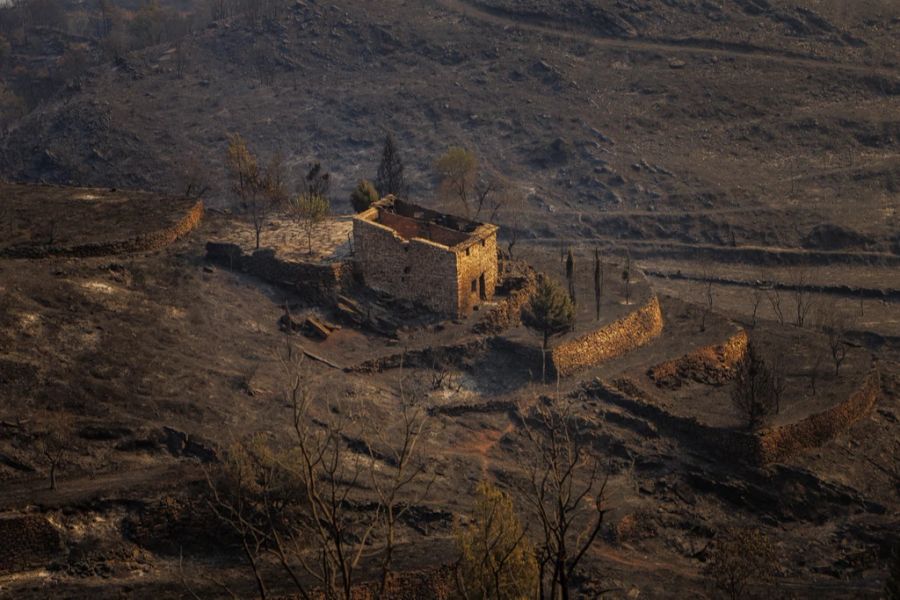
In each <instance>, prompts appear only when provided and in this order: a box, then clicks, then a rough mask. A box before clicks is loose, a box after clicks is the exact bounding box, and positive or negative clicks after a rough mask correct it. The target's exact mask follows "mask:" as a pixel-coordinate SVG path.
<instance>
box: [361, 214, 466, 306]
mask: <svg viewBox="0 0 900 600" xmlns="http://www.w3.org/2000/svg"><path fill="white" fill-rule="evenodd" d="M364 214H365V213H364ZM353 242H354V247H355V254H356V256H357V261H358V264H359V267H360V270H361V272H362V274H363V279H364V281H365V283H366V285H367V286H369V287H371V288H372V289H375V290H379V291H382V292H386V293H388V294H391V295H392V296H396V297H398V298H407V299H409V300H412V301H414V302H418V303H420V304H422V305H424V306H427V307H428V308H430V309H431V310H434V311H436V312H439V313H445V314H456V313H457V310H458V306H459V300H458V290H457V275H456V273H457V262H456V261H457V257H456V255H455V254H454V253H453V252H451V251H450V250H449V249H448V248H446V247H444V246H440V245H439V244H435V243H433V242H429V241H428V240H423V239H418V238H415V239H411V240H406V239H403V238H402V237H401V236H400V235H398V234H397V233H396V232H395V231H394V230H392V229H390V228H389V227H385V226H384V225H380V224H378V223H373V222H371V221H365V220H362V219H356V220H355V221H354V222H353Z"/></svg>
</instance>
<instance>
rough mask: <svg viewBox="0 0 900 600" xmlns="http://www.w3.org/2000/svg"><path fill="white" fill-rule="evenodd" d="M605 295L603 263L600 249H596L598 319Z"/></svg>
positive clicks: (598, 318) (595, 277) (595, 271)
mask: <svg viewBox="0 0 900 600" xmlns="http://www.w3.org/2000/svg"><path fill="white" fill-rule="evenodd" d="M602 297H603V265H601V264H600V250H598V249H596V248H595V249H594V302H595V304H596V311H597V320H598V321H599V320H600V299H601V298H602Z"/></svg>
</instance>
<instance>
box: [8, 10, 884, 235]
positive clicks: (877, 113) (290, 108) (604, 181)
mask: <svg viewBox="0 0 900 600" xmlns="http://www.w3.org/2000/svg"><path fill="white" fill-rule="evenodd" d="M490 2H491V4H492V8H501V9H502V8H503V1H502V0H490ZM487 3H488V0H483V1H482V2H481V3H480V5H476V4H470V3H466V2H464V1H462V0H432V1H429V2H423V3H415V4H413V5H411V4H410V3H403V2H400V1H399V0H385V1H384V2H379V3H378V6H377V7H375V6H373V5H371V4H370V3H360V2H353V1H350V0H338V1H337V2H329V3H325V2H312V1H309V2H302V3H297V4H295V5H293V6H294V8H293V9H292V10H291V11H290V12H289V13H288V14H286V15H285V16H284V17H283V18H282V19H281V20H280V21H279V22H277V23H269V24H267V25H265V26H264V27H263V28H261V29H251V28H250V27H248V26H246V25H244V24H243V23H242V22H241V21H240V20H234V21H231V22H219V23H216V24H214V26H212V27H210V28H207V29H205V30H204V31H202V32H199V33H197V34H195V35H193V36H192V37H191V38H190V39H189V42H188V46H187V47H188V51H187V61H186V64H185V65H184V69H183V73H182V74H181V75H179V74H178V71H179V69H178V66H177V64H176V63H177V62H178V61H177V58H176V53H175V50H174V48H173V47H171V46H158V47H154V48H151V49H148V50H145V51H143V52H141V53H137V54H132V55H130V56H129V57H128V58H127V59H126V60H124V61H119V62H118V63H117V64H110V65H106V66H104V67H101V68H97V69H94V70H93V71H92V73H91V75H90V76H89V77H88V78H87V79H86V80H85V81H83V82H81V83H80V85H76V86H70V87H69V88H68V89H67V90H66V91H65V92H63V93H62V95H61V96H60V97H59V98H57V99H56V100H55V101H53V102H49V103H46V104H44V105H42V106H41V107H39V108H38V109H36V110H35V111H33V112H32V113H31V114H30V115H28V116H27V117H26V118H25V119H24V120H23V121H22V122H21V123H20V124H18V126H16V127H14V128H13V129H12V130H11V131H10V132H9V133H8V135H6V136H4V138H3V141H2V146H0V172H3V173H5V174H7V176H9V177H12V178H14V179H26V180H45V181H48V182H53V183H72V184H81V185H97V186H116V187H127V188H149V189H152V190H159V191H166V192H174V193H178V192H180V191H181V190H182V189H183V187H184V181H185V179H186V178H187V177H191V176H193V175H195V174H196V173H201V174H203V175H204V176H205V177H206V178H207V179H208V180H209V182H210V184H211V186H212V190H213V191H212V193H211V197H210V201H211V202H212V203H213V204H220V203H224V202H225V201H226V200H227V194H226V190H227V184H226V183H225V178H224V168H223V156H224V150H225V145H226V136H227V134H229V133H233V132H238V133H241V134H242V135H243V136H244V137H246V138H247V139H248V141H249V143H250V144H251V147H252V148H253V149H254V150H255V151H256V152H258V153H259V154H260V155H262V156H263V157H266V156H268V155H271V154H272V153H274V152H276V151H281V152H283V153H284V154H285V155H286V156H287V160H288V165H289V167H290V168H291V171H292V173H293V174H294V177H295V178H296V177H297V176H298V175H299V174H300V173H302V172H303V170H304V168H305V167H306V165H307V164H308V163H309V162H310V161H313V160H320V161H322V162H323V164H324V166H325V167H326V168H327V169H329V170H331V171H332V173H333V175H334V180H335V186H334V195H335V199H336V201H337V203H338V208H339V209H340V208H342V207H343V205H342V204H341V203H343V202H344V198H345V197H346V196H347V195H348V194H349V191H350V189H351V188H352V187H353V186H354V185H355V183H356V181H357V179H359V178H370V177H372V176H373V175H374V170H375V166H376V163H377V160H378V154H379V150H380V148H379V144H380V142H381V139H382V138H383V135H384V132H385V131H386V130H391V131H393V132H394V133H395V134H397V136H398V138H399V140H400V144H401V149H402V152H403V156H404V159H405V161H406V163H407V166H408V169H407V170H408V178H409V179H410V180H411V183H412V184H413V185H412V192H413V194H415V195H417V196H418V199H419V200H420V201H423V202H426V203H428V202H430V201H431V200H432V193H431V192H432V184H433V182H432V179H431V172H432V169H431V166H432V164H433V161H434V159H435V158H436V157H437V156H439V155H440V154H441V153H442V152H443V151H444V150H445V149H446V148H447V147H448V146H451V145H461V146H466V147H469V148H472V149H474V150H475V151H476V152H477V154H478V155H479V156H480V157H481V158H482V163H483V166H484V167H485V168H489V169H493V170H495V171H497V172H500V173H502V174H504V175H505V176H507V177H508V178H510V179H512V180H513V181H514V182H516V183H518V184H519V185H520V186H521V188H522V189H523V190H525V191H526V193H527V195H528V197H529V200H528V206H527V208H526V210H525V211H524V214H525V215H530V217H529V220H528V222H527V223H526V225H527V228H528V229H529V231H530V232H531V234H532V235H534V236H536V237H549V236H552V235H560V234H565V235H569V236H573V237H584V236H588V237H590V236H592V235H595V234H597V233H598V230H597V228H596V227H595V225H594V224H592V220H591V218H590V217H591V215H592V214H594V213H596V211H598V210H605V211H608V210H634V209H639V210H642V211H648V210H649V211H656V210H665V209H674V210H679V211H720V210H732V209H746V208H749V207H756V206H759V205H774V206H775V207H776V209H777V210H781V208H782V206H781V198H782V197H784V196H785V195H787V194H788V193H793V192H794V191H796V189H797V188H798V187H802V189H803V190H804V193H805V194H806V195H807V199H806V201H805V205H804V208H805V209H812V210H820V209H821V210H823V211H824V210H831V207H833V206H834V205H835V203H834V200H835V198H836V197H837V198H842V197H846V198H848V199H852V201H853V202H854V203H857V204H856V205H857V207H864V206H866V205H867V203H877V202H880V201H881V199H882V198H883V196H884V193H885V188H886V187H888V186H889V185H890V182H891V180H892V179H891V178H893V177H895V175H896V173H897V172H898V168H900V167H898V164H897V159H896V156H897V145H898V141H897V140H898V135H897V129H898V122H897V119H896V112H895V111H892V110H891V106H892V105H893V103H894V102H895V99H896V95H897V94H898V93H900V79H898V77H897V75H896V73H894V71H892V70H891V68H890V67H887V66H884V65H882V66H880V67H878V68H877V69H876V68H869V67H867V66H866V65H865V64H863V63H859V62H855V61H856V60H857V59H858V58H859V57H858V56H857V55H855V54H853V53H851V52H850V51H849V50H848V48H850V46H846V45H845V46H837V45H834V46H833V47H831V49H830V50H829V52H830V53H831V54H832V55H833V56H832V57H831V58H830V59H828V60H811V59H809V58H803V57H801V58H798V56H800V55H802V54H804V52H803V51H802V49H798V48H794V49H793V50H790V49H788V50H790V51H787V50H785V51H781V50H772V51H767V52H763V53H760V52H757V51H755V50H752V49H749V50H748V49H741V48H732V47H731V46H729V45H728V44H726V42H728V43H729V44H730V41H731V40H732V39H733V38H732V37H731V35H732V33H733V29H732V28H731V27H732V26H734V27H738V26H739V29H741V30H744V29H747V28H750V29H752V30H753V31H757V30H758V31H757V33H755V34H754V35H760V36H764V37H765V38H766V39H765V40H763V41H765V44H763V43H762V41H760V43H759V44H758V45H759V46H760V47H762V46H765V47H767V48H777V47H778V45H779V44H780V43H781V42H784V41H785V40H787V42H793V41H794V40H799V39H801V38H802V39H803V40H807V41H808V42H809V43H810V44H812V45H814V46H816V47H817V48H818V47H820V46H822V44H823V42H821V40H820V39H819V37H817V36H818V34H815V35H814V34H809V35H804V34H796V35H795V36H794V37H791V36H790V35H787V34H785V33H784V32H783V31H780V30H779V31H777V32H772V31H770V28H768V25H766V23H768V22H769V21H770V20H771V19H770V17H771V14H770V11H759V12H754V11H752V10H745V9H741V10H739V11H738V10H737V9H736V8H735V6H734V5H732V4H730V3H725V4H723V5H722V6H723V8H722V11H724V12H725V13H727V15H729V17H728V19H729V20H728V22H729V23H730V24H731V25H729V28H726V29H722V28H721V27H719V25H720V23H719V21H717V20H716V18H713V15H714V13H715V12H716V11H714V10H712V9H711V8H707V9H703V10H700V9H696V10H695V9H692V8H691V6H693V5H692V4H691V3H670V2H667V3H662V2H653V3H649V4H646V10H641V11H635V10H634V7H632V8H628V6H630V5H629V4H628V3H624V4H622V3H618V4H616V6H617V7H618V8H617V9H616V10H618V11H619V12H620V13H621V14H619V13H616V14H617V15H619V16H618V17H617V19H621V20H623V23H624V22H628V23H631V24H632V25H631V26H632V27H633V28H634V31H626V30H624V29H623V30H622V31H613V30H609V31H604V32H601V33H602V35H596V34H595V33H591V32H585V31H582V30H581V29H577V28H576V30H574V31H573V30H572V29H571V28H569V27H567V26H566V25H565V24H563V25H560V26H559V27H558V28H555V27H552V26H548V25H547V24H546V23H543V22H541V23H539V24H535V23H534V22H533V19H532V18H531V17H529V15H528V14H525V15H521V14H518V12H517V13H515V14H513V13H509V14H507V12H508V11H507V12H503V11H501V12H497V11H496V10H484V9H483V7H482V5H486V4H487ZM531 5H534V6H535V7H538V8H540V10H539V11H538V8H535V11H537V12H540V13H541V14H545V15H548V16H550V17H554V18H556V16H558V13H560V12H561V11H569V12H566V13H565V14H570V13H571V15H570V16H572V18H579V17H578V15H579V14H581V13H579V10H581V9H579V8H578V7H579V6H582V7H586V6H587V4H585V3H581V4H578V3H575V4H573V3H567V4H558V3H555V2H541V3H538V2H532V3H531V4H530V5H528V6H531ZM620 5H621V6H620ZM592 6H593V5H592ZM596 6H600V5H599V4H596ZM704 6H706V5H704ZM622 7H625V8H622ZM585 10H586V9H585ZM604 10H607V9H604ZM609 10H611V9H609ZM572 11H574V12H572ZM623 11H624V12H623ZM532 12H534V11H532ZM628 14H631V15H632V16H631V17H628V18H626V17H627V16H628ZM634 15H637V16H634ZM872 15H873V17H872V18H873V19H876V20H877V19H878V18H881V17H880V16H879V15H881V13H880V12H878V11H877V10H874V9H873V12H872ZM676 17H677V18H676ZM738 17H740V18H738ZM636 19H637V21H636ZM638 21H639V22H638ZM635 23H638V24H637V25H635ZM641 23H643V24H641ZM653 23H657V24H658V25H659V27H662V26H663V25H664V26H665V28H666V31H665V32H662V33H660V31H661V30H660V31H656V30H654V29H653V27H651V25H652V24H653ZM551 25H552V23H551ZM882 25H883V26H884V27H887V28H890V27H893V25H892V24H891V23H890V22H884V23H882ZM623 27H624V25H623ZM654 27H655V25H654ZM767 32H769V33H767ZM611 35H612V36H618V37H614V38H613V39H610V38H609V36H611ZM641 36H649V37H641ZM716 36H719V38H718V39H719V40H720V41H722V42H723V43H722V45H721V47H713V46H710V45H708V44H702V43H698V44H685V43H683V41H671V40H670V41H666V40H667V39H670V38H671V39H675V38H679V37H680V38H688V37H696V38H709V39H713V38H716ZM798 36H799V37H798ZM650 38H652V39H650ZM787 42H785V43H787ZM877 43H878V40H877V39H874V38H873V41H872V42H871V43H870V44H869V46H868V47H871V48H877V46H876V44H877ZM892 115H893V116H892ZM798 180H800V183H798ZM857 212H858V213H859V214H865V211H857ZM715 219H718V220H719V221H722V219H724V217H721V214H718V213H717V216H716V217H715ZM827 219H828V217H827V216H826V217H824V220H827ZM812 220H813V222H814V223H815V222H820V221H821V220H823V218H820V215H818V213H817V216H816V217H815V218H814V219H812ZM728 226H729V227H730V226H731V225H728ZM851 226H852V224H851ZM861 226H863V227H873V226H879V225H878V223H872V222H871V221H870V220H867V221H866V222H863V223H862V224H861ZM765 227H766V228H768V229H770V231H768V232H766V233H765V234H764V235H763V234H762V233H760V232H759V231H758V230H759V226H756V225H750V226H745V225H741V226H740V228H742V229H747V232H746V239H745V240H743V241H747V242H753V243H763V242H765V243H780V244H795V243H796V242H797V240H798V239H799V236H798V235H797V233H796V232H794V231H792V230H791V229H789V228H782V225H780V224H779V223H778V222H777V220H774V221H769V222H768V223H767V224H765ZM726 229H727V228H726ZM772 229H774V231H771V230H772ZM601 233H608V232H605V230H604V231H602V232H601ZM866 233H872V234H874V235H876V237H877V235H878V232H866ZM639 235H640V236H647V235H659V236H662V237H667V236H668V237H672V236H674V235H675V233H673V232H667V231H659V232H646V231H641V232H639ZM679 235H680V234H679ZM773 235H774V238H773V237H772V236H773ZM691 239H693V240H694V241H696V240H697V239H699V238H696V237H695V238H691ZM723 240H726V241H727V240H728V236H725V237H724V238H723ZM739 241H742V240H739Z"/></svg>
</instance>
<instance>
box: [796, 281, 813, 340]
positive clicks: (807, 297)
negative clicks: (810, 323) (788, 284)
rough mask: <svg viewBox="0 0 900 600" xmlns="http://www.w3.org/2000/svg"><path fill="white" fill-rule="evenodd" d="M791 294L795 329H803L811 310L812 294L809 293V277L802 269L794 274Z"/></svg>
mask: <svg viewBox="0 0 900 600" xmlns="http://www.w3.org/2000/svg"><path fill="white" fill-rule="evenodd" d="M792 293H793V297H794V317H795V318H794V324H795V325H796V326H797V327H803V326H804V325H806V324H807V320H808V318H809V316H810V314H811V313H812V308H813V299H812V293H810V291H809V276H808V275H807V273H806V271H804V270H803V269H798V270H797V271H796V272H795V273H794V281H793V292H792Z"/></svg>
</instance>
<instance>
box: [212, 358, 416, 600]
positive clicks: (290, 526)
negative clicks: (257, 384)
mask: <svg viewBox="0 0 900 600" xmlns="http://www.w3.org/2000/svg"><path fill="white" fill-rule="evenodd" d="M281 361H282V365H283V366H284V368H285V372H286V376H287V379H288V385H287V387H286V390H285V396H284V399H285V402H286V403H287V405H288V406H290V409H291V427H292V430H293V435H292V436H291V437H290V440H289V441H288V442H287V443H283V444H277V443H275V442H274V441H272V440H271V439H268V438H266V437H262V436H256V437H254V438H252V439H251V440H250V441H248V442H244V443H241V444H236V445H234V446H233V447H232V448H231V449H230V451H229V452H228V453H226V457H225V460H224V461H223V465H222V467H221V468H220V469H219V470H218V471H217V472H215V473H212V474H211V475H210V477H209V487H210V505H211V507H212V508H213V510H214V512H215V513H216V514H217V515H218V516H219V518H220V519H221V520H222V522H223V523H224V524H225V525H226V526H227V527H228V528H229V529H230V530H231V531H232V532H233V533H235V534H236V536H237V537H238V539H239V540H240V541H241V546H242V551H243V554H244V556H245V558H246V562H247V565H248V567H249V568H250V570H251V571H252V573H253V576H254V579H255V581H256V584H257V591H258V594H259V597H260V598H266V597H267V595H268V586H267V583H266V582H265V576H264V572H265V570H264V569H263V568H262V564H263V561H265V560H270V559H272V560H274V561H275V562H276V563H277V564H278V565H280V567H281V568H282V572H283V573H284V574H285V576H286V577H287V578H288V579H289V580H290V581H291V582H293V584H294V586H295V587H296V590H297V592H298V594H299V595H300V596H301V597H302V598H310V597H314V596H315V594H314V593H313V589H314V588H315V589H318V590H320V591H321V593H323V594H324V596H325V598H328V599H332V598H334V599H337V598H342V599H345V600H349V599H350V598H351V597H352V593H353V588H354V585H355V584H356V583H357V582H358V569H359V566H360V562H361V561H362V560H363V559H364V558H371V559H373V560H377V561H378V564H379V568H380V581H379V589H380V592H381V593H383V591H384V589H385V587H386V585H387V582H388V580H389V578H390V574H391V570H392V562H393V553H394V549H395V547H396V543H397V541H396V529H397V525H398V523H399V522H400V520H401V519H402V518H404V516H405V515H406V513H407V512H408V511H409V510H410V508H411V507H412V506H414V505H415V504H416V503H417V502H421V500H422V499H423V497H424V495H425V494H427V493H428V490H429V489H430V481H425V484H424V485H419V484H420V483H421V481H422V480H423V479H426V478H427V475H426V463H425V462H424V461H423V460H421V459H420V458H419V456H418V443H419V440H420V439H421V437H422V435H423V432H424V430H425V426H426V423H427V415H426V413H425V411H424V410H423V409H422V408H421V407H419V406H418V404H417V403H415V402H411V401H409V400H407V399H406V398H405V395H404V394H403V393H402V392H401V406H400V409H399V414H398V416H397V421H396V423H398V425H397V427H394V428H392V429H391V430H390V431H388V430H387V429H386V428H384V427H383V426H382V425H380V420H378V419H374V418H372V417H371V415H369V414H367V412H366V409H365V407H362V406H357V405H353V404H350V403H347V402H340V401H338V400H336V399H334V398H327V397H326V398H322V397H320V396H319V395H318V393H317V389H316V387H315V386H314V385H313V382H312V380H311V376H310V373H309V371H308V370H307V369H306V364H305V361H304V358H303V353H302V352H301V351H298V350H297V349H296V348H294V347H293V346H291V345H290V344H288V345H287V347H286V351H285V353H284V355H283V356H282V357H281ZM319 403H324V407H323V408H324V416H321V414H320V413H317V414H319V416H318V417H315V418H314V417H313V414H312V411H313V408H314V405H315V404H319ZM432 480H433V479H432ZM364 484H365V485H364ZM415 486H418V488H417V489H418V491H414V487H415ZM366 490H368V491H366ZM308 581H312V582H313V583H312V584H309V583H307V582H308Z"/></svg>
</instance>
